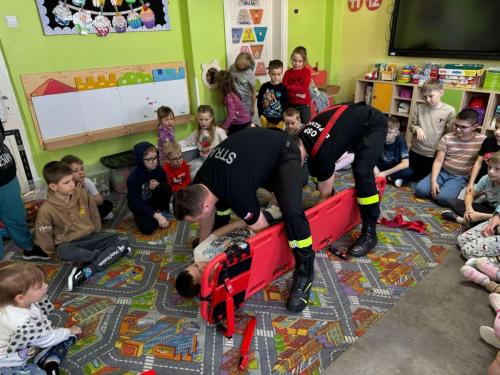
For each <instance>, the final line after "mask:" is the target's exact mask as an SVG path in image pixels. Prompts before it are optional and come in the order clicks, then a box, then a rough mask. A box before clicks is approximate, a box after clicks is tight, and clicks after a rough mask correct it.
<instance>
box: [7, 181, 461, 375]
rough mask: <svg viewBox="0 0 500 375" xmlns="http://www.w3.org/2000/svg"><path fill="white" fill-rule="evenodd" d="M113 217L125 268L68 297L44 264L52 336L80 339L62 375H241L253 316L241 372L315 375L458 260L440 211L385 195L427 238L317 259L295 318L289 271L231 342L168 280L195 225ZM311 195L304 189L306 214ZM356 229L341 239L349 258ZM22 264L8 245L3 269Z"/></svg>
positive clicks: (60, 271) (391, 231)
mask: <svg viewBox="0 0 500 375" xmlns="http://www.w3.org/2000/svg"><path fill="white" fill-rule="evenodd" d="M351 186H352V177H351V174H350V172H349V171H347V172H343V173H341V175H340V178H337V181H336V189H337V190H338V191H340V190H343V189H345V188H348V187H351ZM112 199H113V200H114V202H115V209H114V212H115V215H116V219H115V220H113V221H112V222H109V223H107V224H106V225H105V227H104V230H106V231H112V232H121V233H127V234H128V235H129V237H130V240H131V243H132V247H133V255H132V256H131V257H128V258H122V259H120V260H119V261H118V262H116V263H115V264H114V265H112V266H111V267H110V268H108V269H107V270H106V271H105V272H102V273H99V274H97V275H95V276H94V277H93V278H92V279H90V280H88V281H87V282H86V283H84V284H83V285H82V286H80V287H78V288H76V289H75V290H74V291H73V292H68V290H67V284H66V282H67V277H68V275H69V273H70V270H71V265H69V264H58V263H56V262H40V263H39V264H41V265H42V267H43V268H44V269H45V271H46V273H47V277H48V280H49V297H50V298H51V300H52V301H53V302H54V304H55V306H56V308H55V310H54V313H53V314H52V315H51V319H52V320H53V322H54V325H56V326H71V325H78V326H81V327H82V329H83V334H82V336H81V338H80V339H79V340H78V341H77V343H76V344H75V345H74V346H73V347H72V349H71V351H70V353H69V355H68V357H67V359H66V361H65V362H64V363H63V365H62V367H63V372H65V373H67V374H71V375H76V374H139V373H142V372H144V371H147V370H149V369H154V370H155V371H156V373H157V374H169V375H170V374H237V373H240V371H239V370H238V369H237V363H238V360H239V346H240V343H241V339H242V333H243V329H244V327H245V324H246V321H247V320H248V318H249V317H250V316H256V318H257V329H256V331H255V336H254V339H253V342H252V346H251V353H250V363H249V366H248V369H247V370H246V373H247V374H290V373H300V374H319V373H320V372H321V369H324V368H326V367H328V366H329V365H330V364H331V363H332V361H334V360H335V359H336V358H337V357H338V356H340V355H341V354H342V352H343V351H344V350H346V348H347V347H348V346H349V345H350V344H352V343H353V342H354V341H356V340H357V338H358V337H360V336H361V335H363V334H364V332H366V331H367V330H368V329H370V327H371V326H372V325H373V324H376V322H377V320H378V319H379V318H380V317H381V316H382V314H384V313H385V312H386V311H388V310H389V309H390V308H391V307H392V306H393V305H394V304H396V303H397V302H398V301H399V299H400V298H401V297H402V296H403V295H404V294H405V293H407V292H408V291H409V290H410V289H411V288H412V287H413V286H414V285H415V284H416V283H418V282H419V280H421V279H422V278H423V277H425V276H426V275H427V274H428V273H429V272H431V271H432V270H433V269H434V268H435V267H438V266H439V263H440V262H441V260H442V259H443V257H444V256H446V254H447V253H448V252H449V251H457V248H456V236H457V234H458V233H459V227H458V226H457V225H454V224H451V223H448V222H444V221H442V220H441V218H440V216H439V212H440V208H439V207H438V206H436V205H434V204H432V203H431V202H429V201H426V200H421V199H417V198H415V197H414V195H413V194H412V191H411V189H410V188H408V187H403V188H399V189H396V188H394V187H393V186H390V185H387V188H386V193H385V196H384V199H383V202H382V215H383V216H384V217H386V218H393V217H394V216H395V215H396V214H398V213H399V214H402V215H403V216H404V218H405V219H407V220H423V221H424V222H426V223H427V224H428V227H427V233H426V234H425V235H420V234H418V233H416V232H412V231H406V230H401V229H395V228H388V227H384V226H381V225H379V226H378V238H379V245H378V246H377V247H376V249H375V251H373V252H372V253H370V254H369V256H367V257H363V258H358V259H351V260H349V261H344V260H341V259H340V258H337V257H336V256H334V255H331V254H330V253H327V252H325V251H321V252H319V253H318V254H317V256H316V264H315V268H316V273H315V280H314V287H313V288H312V294H311V298H310V303H309V305H308V307H307V308H306V309H305V310H304V311H303V312H302V313H300V314H292V313H289V312H288V311H287V310H286V308H285V301H286V298H287V291H288V288H289V286H290V283H291V273H289V274H287V275H285V276H283V277H282V278H280V279H278V280H276V281H275V282H274V283H273V284H272V285H270V286H269V287H267V288H266V289H265V290H263V291H261V292H259V293H257V294H256V295H255V296H253V297H252V298H251V299H250V300H249V301H247V303H246V304H245V305H244V307H243V309H240V311H239V312H238V318H237V320H236V334H235V335H234V336H233V337H232V338H231V339H226V338H224V337H223V336H222V335H221V334H219V333H218V332H217V331H216V329H215V327H214V326H212V325H208V324H207V323H206V322H205V321H204V320H203V319H202V318H201V316H200V312H199V301H198V300H197V299H184V298H182V297H180V296H179V295H178V294H177V293H176V292H175V290H174V287H173V282H174V278H175V275H176V274H177V273H178V272H179V270H181V269H182V268H183V267H184V266H186V265H187V264H188V263H189V262H190V261H191V255H192V250H191V242H192V240H193V239H194V238H195V237H196V236H197V226H196V224H188V223H185V222H176V221H175V220H171V222H170V225H169V227H168V228H167V229H164V230H158V231H157V232H155V233H154V234H153V235H152V236H144V235H141V234H140V233H139V232H138V231H137V229H136V228H135V226H134V222H133V219H132V217H131V216H130V213H129V211H128V209H127V205H126V199H125V197H124V196H122V195H118V194H115V195H112ZM315 200H317V192H315V191H314V189H313V188H312V187H311V188H310V187H306V188H305V191H304V201H305V203H306V204H308V205H311V204H313V203H314V201H315ZM359 229H360V228H359V227H358V228H356V229H355V230H353V231H352V233H348V234H346V235H345V236H344V237H343V238H341V239H340V240H339V241H337V243H336V246H337V247H338V248H346V247H347V245H348V244H349V243H351V242H352V240H353V238H354V236H357V234H358V233H359ZM20 259H21V255H20V251H19V250H18V249H17V248H16V247H15V245H14V244H13V243H10V242H9V243H7V248H6V256H5V258H4V261H7V262H12V261H17V260H20Z"/></svg>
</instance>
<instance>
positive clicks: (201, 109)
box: [196, 104, 215, 145]
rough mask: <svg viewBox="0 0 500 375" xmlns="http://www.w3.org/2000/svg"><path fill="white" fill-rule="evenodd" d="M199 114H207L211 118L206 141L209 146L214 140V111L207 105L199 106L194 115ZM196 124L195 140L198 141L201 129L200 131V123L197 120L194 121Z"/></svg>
mask: <svg viewBox="0 0 500 375" xmlns="http://www.w3.org/2000/svg"><path fill="white" fill-rule="evenodd" d="M199 113H208V114H210V116H212V122H211V123H210V128H208V140H209V142H210V145H211V144H212V142H213V140H214V138H215V119H214V110H213V109H212V107H210V106H209V105H208V104H201V105H200V106H199V107H198V109H197V110H196V115H198V114H199ZM196 123H197V124H198V133H197V138H198V139H200V135H201V130H202V129H201V126H200V123H199V122H198V119H196Z"/></svg>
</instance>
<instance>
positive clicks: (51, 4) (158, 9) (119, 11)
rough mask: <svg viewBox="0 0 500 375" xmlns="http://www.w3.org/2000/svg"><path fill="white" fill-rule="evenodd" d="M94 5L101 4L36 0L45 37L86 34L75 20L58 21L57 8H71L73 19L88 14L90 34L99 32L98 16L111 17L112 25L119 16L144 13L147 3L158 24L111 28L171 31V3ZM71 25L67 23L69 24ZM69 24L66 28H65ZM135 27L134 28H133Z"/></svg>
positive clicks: (137, 0)
mask: <svg viewBox="0 0 500 375" xmlns="http://www.w3.org/2000/svg"><path fill="white" fill-rule="evenodd" d="M94 3H98V4H99V3H100V1H97V2H96V0H66V1H61V0H36V5H37V9H38V14H39V15H40V21H41V22H42V27H43V32H44V34H45V35H66V34H80V33H86V32H87V31H85V30H84V31H85V32H82V31H81V30H79V29H78V28H77V27H76V25H75V23H74V18H73V19H72V20H69V19H68V20H67V22H64V21H62V22H61V21H60V20H59V22H58V20H56V15H55V14H54V9H56V7H57V6H63V7H64V8H66V9H67V11H66V12H68V11H69V12H70V13H68V14H70V15H71V16H73V17H75V14H76V13H77V12H79V11H82V10H83V11H88V12H89V16H90V17H91V18H90V19H89V28H88V32H89V33H96V30H95V27H93V25H92V21H93V20H95V18H96V17H97V16H98V15H103V16H104V17H106V18H108V20H109V22H110V23H113V19H114V18H115V16H120V15H121V16H123V17H125V18H127V17H128V16H129V14H130V13H131V12H132V11H133V12H136V13H137V14H139V15H140V14H141V10H142V8H143V5H144V4H149V6H148V7H149V8H150V13H151V12H152V13H153V14H154V22H152V23H151V24H147V26H146V24H145V23H144V22H139V21H137V22H138V23H139V24H140V25H139V24H134V23H133V22H130V21H129V22H128V25H125V26H126V28H124V29H116V28H115V25H114V24H113V26H112V27H111V28H110V29H109V31H110V32H132V31H134V32H136V31H167V30H170V21H169V15H168V0H148V1H144V0H143V1H141V0H135V1H132V4H129V2H128V1H115V2H114V3H115V4H116V3H119V4H120V5H119V6H116V7H115V6H114V5H113V4H112V3H111V1H108V0H106V1H102V3H104V5H103V6H102V8H101V7H97V6H95V5H94ZM55 13H56V14H57V11H56V12H55ZM66 23H67V24H66ZM63 24H65V25H63ZM132 25H133V26H132Z"/></svg>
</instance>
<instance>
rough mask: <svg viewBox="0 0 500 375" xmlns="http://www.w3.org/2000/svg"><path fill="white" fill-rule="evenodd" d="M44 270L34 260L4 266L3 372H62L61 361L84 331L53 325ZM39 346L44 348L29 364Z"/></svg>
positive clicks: (0, 308)
mask: <svg viewBox="0 0 500 375" xmlns="http://www.w3.org/2000/svg"><path fill="white" fill-rule="evenodd" d="M47 288H48V286H47V284H46V283H45V275H44V272H43V271H42V270H41V269H40V268H38V267H37V266H36V265H34V264H31V263H24V262H21V263H12V264H8V265H4V266H2V267H1V268H0V374H2V375H11V374H25V373H26V374H40V375H44V374H50V375H53V374H55V375H57V374H59V363H60V362H61V361H62V360H63V359H64V357H65V356H66V353H67V352H68V350H69V348H70V346H71V345H72V344H73V343H74V342H75V341H76V335H79V334H81V332H82V330H81V329H80V328H79V327H71V328H52V325H51V322H50V320H49V319H48V318H47V315H48V314H49V313H50V312H51V311H52V309H53V306H52V304H51V303H50V301H49V300H48V298H47ZM37 348H42V349H43V350H42V351H41V352H40V353H39V354H38V355H37V356H36V357H35V358H34V360H33V363H27V362H28V359H30V358H31V357H32V356H33V354H34V353H35V351H36V349H37Z"/></svg>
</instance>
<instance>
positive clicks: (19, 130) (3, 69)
mask: <svg viewBox="0 0 500 375" xmlns="http://www.w3.org/2000/svg"><path fill="white" fill-rule="evenodd" d="M0 120H1V121H2V125H3V127H4V129H5V144H6V145H7V147H8V148H9V150H10V151H11V153H12V155H13V156H14V159H15V160H16V167H17V177H18V178H19V182H20V184H21V191H22V192H23V193H25V192H27V191H29V190H31V189H32V188H33V187H34V181H38V175H37V173H36V169H35V166H34V163H33V157H32V154H31V150H30V147H29V143H28V138H27V137H26V132H25V130H24V124H23V121H22V119H21V113H20V112H19V106H18V104H17V100H16V97H15V95H14V90H13V89H12V83H11V82H10V78H9V74H8V71H7V66H6V65H5V60H4V57H3V54H2V53H0Z"/></svg>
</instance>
